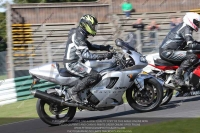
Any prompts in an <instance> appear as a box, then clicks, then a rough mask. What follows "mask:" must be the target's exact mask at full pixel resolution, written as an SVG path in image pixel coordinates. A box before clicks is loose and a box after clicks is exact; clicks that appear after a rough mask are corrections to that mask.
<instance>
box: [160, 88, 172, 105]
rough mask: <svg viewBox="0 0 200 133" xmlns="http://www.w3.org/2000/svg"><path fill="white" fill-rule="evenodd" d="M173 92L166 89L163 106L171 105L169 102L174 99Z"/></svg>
mask: <svg viewBox="0 0 200 133" xmlns="http://www.w3.org/2000/svg"><path fill="white" fill-rule="evenodd" d="M173 92H174V91H173V90H172V89H166V90H165V92H164V95H163V100H162V103H161V105H166V104H168V103H169V101H170V100H171V99H172V97H173Z"/></svg>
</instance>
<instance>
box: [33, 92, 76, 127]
mask: <svg viewBox="0 0 200 133" xmlns="http://www.w3.org/2000/svg"><path fill="white" fill-rule="evenodd" d="M49 92H50V93H48V94H51V95H57V92H56V91H55V90H53V89H51V91H49ZM36 109H37V113H38V116H39V117H40V119H41V120H42V121H43V122H45V123H46V124H48V125H51V126H58V125H61V124H64V123H66V122H68V121H69V120H72V119H73V117H74V115H75V113H76V107H67V106H60V105H57V104H54V103H49V102H46V101H44V100H41V99H38V101H37V104H36Z"/></svg>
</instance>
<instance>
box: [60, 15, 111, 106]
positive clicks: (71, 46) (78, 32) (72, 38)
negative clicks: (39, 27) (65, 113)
mask: <svg viewBox="0 0 200 133" xmlns="http://www.w3.org/2000/svg"><path fill="white" fill-rule="evenodd" d="M97 25H98V21H97V19H96V18H95V17H94V16H92V15H90V14H86V15H84V16H82V17H81V19H80V21H79V25H78V27H77V28H73V29H71V30H70V33H69V35H68V41H67V43H66V49H65V55H64V60H63V61H64V65H65V67H66V69H67V70H68V71H69V72H70V73H72V74H75V75H78V76H80V77H82V79H81V80H80V81H79V82H78V83H77V84H76V85H75V86H74V87H72V88H70V89H68V93H69V94H70V95H71V96H72V99H73V100H74V101H75V102H77V103H81V102H82V101H81V100H80V98H79V97H78V92H80V91H82V90H84V89H86V87H87V86H88V85H92V84H95V83H97V82H98V81H100V79H101V75H100V74H99V73H98V72H97V71H95V70H92V68H90V67H88V66H86V65H85V64H84V62H85V61H86V60H103V59H106V58H108V59H111V58H112V56H113V54H112V53H110V52H107V53H104V54H96V53H90V52H89V50H101V51H102V50H106V51H109V49H110V48H112V47H111V46H110V45H107V46H103V45H95V44H91V43H90V42H89V41H87V38H88V36H93V37H94V36H95V35H96V32H97Z"/></svg>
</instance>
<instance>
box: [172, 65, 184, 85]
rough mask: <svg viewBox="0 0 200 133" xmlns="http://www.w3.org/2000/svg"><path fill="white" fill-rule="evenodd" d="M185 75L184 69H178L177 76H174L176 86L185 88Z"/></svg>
mask: <svg viewBox="0 0 200 133" xmlns="http://www.w3.org/2000/svg"><path fill="white" fill-rule="evenodd" d="M183 74H184V71H183V69H182V68H178V69H177V70H176V74H175V75H174V81H173V82H174V84H175V86H180V87H182V86H184V85H185V82H184V79H183Z"/></svg>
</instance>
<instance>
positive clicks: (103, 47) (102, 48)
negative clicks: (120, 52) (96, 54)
mask: <svg viewBox="0 0 200 133" xmlns="http://www.w3.org/2000/svg"><path fill="white" fill-rule="evenodd" d="M111 49H113V47H112V46H110V45H106V46H103V45H101V46H100V50H106V51H110V50H111Z"/></svg>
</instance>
